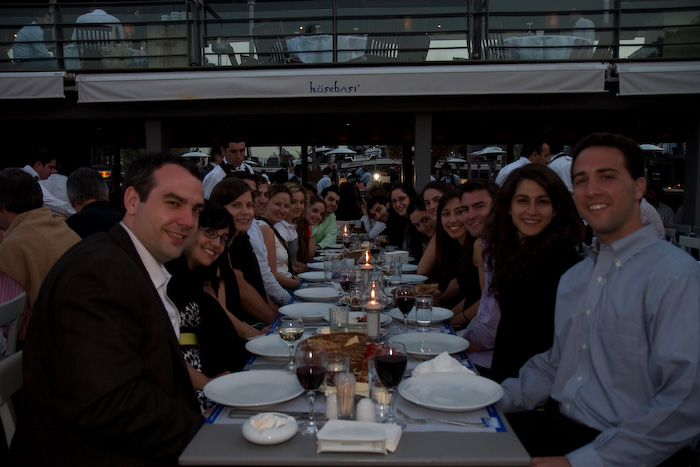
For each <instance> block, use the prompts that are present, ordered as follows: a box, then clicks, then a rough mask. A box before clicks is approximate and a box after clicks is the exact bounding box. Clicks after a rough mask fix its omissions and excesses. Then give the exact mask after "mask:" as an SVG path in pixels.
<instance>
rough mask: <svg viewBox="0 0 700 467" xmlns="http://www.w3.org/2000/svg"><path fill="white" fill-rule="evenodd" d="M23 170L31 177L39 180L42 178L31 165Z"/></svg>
mask: <svg viewBox="0 0 700 467" xmlns="http://www.w3.org/2000/svg"><path fill="white" fill-rule="evenodd" d="M22 170H24V171H25V172H27V173H28V174H29V175H31V176H32V177H34V178H35V179H37V180H39V178H40V177H39V173H38V172H37V171H36V170H34V169H33V168H32V166H31V165H25V166H24V168H23V169H22Z"/></svg>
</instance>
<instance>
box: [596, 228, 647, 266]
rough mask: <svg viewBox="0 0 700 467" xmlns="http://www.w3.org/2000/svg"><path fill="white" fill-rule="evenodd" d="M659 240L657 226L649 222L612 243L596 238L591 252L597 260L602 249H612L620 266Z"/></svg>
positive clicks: (616, 262)
mask: <svg viewBox="0 0 700 467" xmlns="http://www.w3.org/2000/svg"><path fill="white" fill-rule="evenodd" d="M658 240H659V236H658V234H657V233H656V227H655V226H654V225H653V224H649V225H645V226H644V227H642V228H641V229H637V230H635V231H634V232H632V233H631V234H629V235H627V236H626V237H623V238H621V239H619V240H617V241H615V242H613V243H610V244H601V243H599V242H598V241H597V240H596V242H595V243H594V244H593V247H592V248H591V251H590V253H591V256H593V259H594V260H596V261H597V259H598V255H599V254H600V250H601V249H609V250H612V253H613V257H614V258H615V264H617V265H618V267H619V266H621V265H622V264H624V263H625V262H627V260H628V259H630V258H632V257H633V256H634V255H636V254H637V253H639V252H640V251H641V250H643V249H645V248H647V247H648V246H650V245H652V244H653V243H655V242H656V241H658Z"/></svg>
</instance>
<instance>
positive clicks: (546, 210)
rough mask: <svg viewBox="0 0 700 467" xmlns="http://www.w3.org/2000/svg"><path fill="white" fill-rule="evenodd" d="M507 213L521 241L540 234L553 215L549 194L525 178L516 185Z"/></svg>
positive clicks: (537, 184)
mask: <svg viewBox="0 0 700 467" xmlns="http://www.w3.org/2000/svg"><path fill="white" fill-rule="evenodd" d="M508 211H509V213H510V215H511V219H512V220H513V224H514V225H515V227H516V228H517V229H518V235H519V236H520V238H521V239H522V238H525V237H534V236H536V235H539V234H540V233H542V231H543V230H544V229H546V228H547V226H548V225H549V224H550V223H551V222H552V218H553V217H554V214H555V212H554V207H553V206H552V200H551V198H550V197H549V194H547V192H546V191H545V189H544V188H542V186H541V185H540V184H539V183H537V182H535V181H534V180H530V179H527V178H526V179H524V180H522V181H521V182H520V183H518V186H517V188H516V189H515V193H514V194H513V199H511V202H510V209H509V210H508Z"/></svg>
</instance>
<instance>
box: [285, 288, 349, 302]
mask: <svg viewBox="0 0 700 467" xmlns="http://www.w3.org/2000/svg"><path fill="white" fill-rule="evenodd" d="M294 295H296V296H297V297H299V298H301V299H302V300H307V301H310V302H333V301H335V300H337V299H338V297H339V296H340V294H339V293H338V291H337V290H336V289H335V288H334V287H306V288H301V289H298V290H295V291H294Z"/></svg>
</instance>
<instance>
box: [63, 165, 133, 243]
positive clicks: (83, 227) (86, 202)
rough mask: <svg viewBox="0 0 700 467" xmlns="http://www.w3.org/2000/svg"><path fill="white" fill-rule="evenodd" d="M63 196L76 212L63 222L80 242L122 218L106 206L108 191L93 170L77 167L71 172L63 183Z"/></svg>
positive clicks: (109, 227) (105, 183)
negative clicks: (66, 197)
mask: <svg viewBox="0 0 700 467" xmlns="http://www.w3.org/2000/svg"><path fill="white" fill-rule="evenodd" d="M66 192H67V194H68V200H69V201H70V204H71V206H73V207H74V208H75V211H76V213H75V214H73V215H72V216H70V217H69V218H68V219H66V224H68V227H70V228H71V229H73V230H75V232H76V233H77V234H78V235H80V237H81V238H85V237H87V236H88V235H92V234H94V233H97V232H107V231H108V230H109V229H111V228H112V227H113V226H114V224H118V223H119V221H120V220H121V218H122V215H121V214H120V213H119V212H118V211H116V210H115V209H113V208H112V207H111V206H110V205H109V187H108V186H107V182H106V181H105V179H104V178H102V175H100V173H99V172H98V171H97V170H95V169H91V168H89V167H81V168H79V169H76V170H75V171H73V173H71V174H70V175H69V176H68V180H67V181H66Z"/></svg>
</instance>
